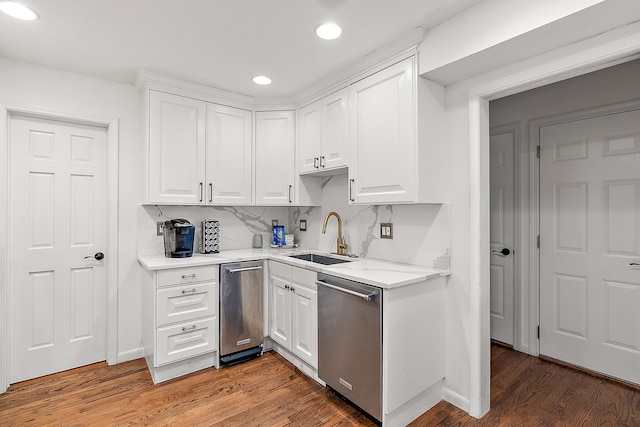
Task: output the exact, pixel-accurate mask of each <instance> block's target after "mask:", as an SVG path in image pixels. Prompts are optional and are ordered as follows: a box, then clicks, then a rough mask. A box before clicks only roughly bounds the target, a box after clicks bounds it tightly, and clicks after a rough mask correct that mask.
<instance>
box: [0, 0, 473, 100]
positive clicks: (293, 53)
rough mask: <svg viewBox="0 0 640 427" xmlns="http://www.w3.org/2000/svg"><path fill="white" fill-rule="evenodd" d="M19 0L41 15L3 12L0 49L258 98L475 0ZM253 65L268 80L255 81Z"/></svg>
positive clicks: (281, 93)
mask: <svg viewBox="0 0 640 427" xmlns="http://www.w3.org/2000/svg"><path fill="white" fill-rule="evenodd" d="M19 1H21V2H22V3H23V4H25V5H27V6H29V7H31V8H32V9H34V10H35V11H36V12H37V13H38V14H39V15H40V19H39V20H37V21H31V22H28V21H19V20H15V19H13V18H10V17H8V16H6V15H4V14H2V13H0V56H4V57H7V58H13V59H17V60H21V61H26V62H30V63H35V64H40V65H44V66H48V67H54V68H59V69H63V70H69V71H74V72H78V73H82V74H87V75H91V76H96V77H100V78H104V79H109V80H115V81H119V82H124V83H134V82H135V78H136V74H137V71H138V70H140V69H144V70H147V71H151V72H154V73H159V74H163V75H166V76H169V77H174V78H179V79H182V80H186V81H191V82H194V83H199V84H204V85H208V86H213V87H216V88H220V89H224V90H229V91H233V92H237V93H241V94H244V95H250V96H254V97H290V96H295V95H296V94H299V93H300V92H302V91H304V90H305V88H308V87H309V86H311V85H313V84H314V83H317V82H319V81H321V80H324V79H326V78H328V77H329V76H330V75H331V74H335V73H337V72H339V71H340V70H341V69H343V68H345V67H350V66H353V65H355V64H357V61H358V60H359V59H361V58H364V57H365V56H366V55H367V54H369V53H371V52H373V51H374V50H376V49H379V48H380V47H383V46H384V45H385V44H386V43H389V42H391V41H393V40H394V39H397V38H400V37H403V36H404V35H405V34H407V33H410V32H411V31H412V30H413V29H414V28H416V27H418V26H421V27H422V28H424V29H428V28H431V27H433V26H435V25H437V24H438V23H441V22H443V21H446V20H447V19H449V18H451V17H452V16H454V15H456V14H458V13H460V12H462V11H463V10H465V9H468V8H469V7H471V6H473V5H475V4H477V3H479V2H480V1H481V0H55V1H51V0H19ZM187 6H188V7H189V9H187V8H186V7H187ZM325 21H334V22H336V23H338V24H339V25H340V26H341V27H342V37H340V38H339V39H337V40H332V41H326V40H321V39H319V38H317V37H316V36H315V28H316V27H317V26H318V25H319V24H321V23H323V22H325ZM258 74H264V75H267V76H269V77H271V78H272V80H273V83H272V84H271V85H270V86H257V85H255V84H254V83H253V82H252V81H251V78H252V77H253V76H255V75H258Z"/></svg>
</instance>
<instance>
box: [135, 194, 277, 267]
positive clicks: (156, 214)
mask: <svg viewBox="0 0 640 427" xmlns="http://www.w3.org/2000/svg"><path fill="white" fill-rule="evenodd" d="M174 218H185V219H187V220H189V221H190V222H191V223H192V224H193V225H194V226H195V227H196V237H195V240H196V245H195V246H194V249H195V250H197V249H198V245H197V242H199V241H200V239H201V234H200V223H201V222H202V221H203V220H205V219H214V220H216V221H220V250H221V251H224V250H231V249H246V248H250V247H251V245H252V241H253V235H254V234H261V235H262V240H263V247H268V246H269V244H270V242H271V220H272V219H277V220H278V223H279V224H281V225H282V224H284V225H285V227H287V225H288V223H289V208H288V207H258V206H246V207H240V206H155V205H145V206H139V207H138V254H140V255H152V254H162V253H164V240H163V238H162V236H156V222H158V221H167V220H170V219H174ZM287 228H288V227H287Z"/></svg>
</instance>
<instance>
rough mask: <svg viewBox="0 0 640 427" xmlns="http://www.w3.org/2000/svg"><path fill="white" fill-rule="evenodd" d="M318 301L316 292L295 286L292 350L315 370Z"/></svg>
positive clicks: (292, 316)
mask: <svg viewBox="0 0 640 427" xmlns="http://www.w3.org/2000/svg"><path fill="white" fill-rule="evenodd" d="M317 300H318V297H317V293H316V291H315V290H313V289H307V288H304V287H302V286H297V285H295V286H294V289H293V301H292V304H293V307H292V311H293V313H292V315H291V322H292V327H291V332H292V338H293V339H292V345H291V347H292V349H291V350H292V351H293V352H294V353H295V354H297V355H298V356H299V357H300V358H301V359H302V360H304V361H305V362H307V363H308V364H310V365H311V366H313V367H314V368H317V367H318V309H317Z"/></svg>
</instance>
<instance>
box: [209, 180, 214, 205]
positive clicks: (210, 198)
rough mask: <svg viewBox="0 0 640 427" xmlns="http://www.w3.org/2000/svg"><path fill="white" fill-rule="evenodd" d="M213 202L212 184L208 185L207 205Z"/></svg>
mask: <svg viewBox="0 0 640 427" xmlns="http://www.w3.org/2000/svg"><path fill="white" fill-rule="evenodd" d="M211 202H213V182H210V183H209V203H211Z"/></svg>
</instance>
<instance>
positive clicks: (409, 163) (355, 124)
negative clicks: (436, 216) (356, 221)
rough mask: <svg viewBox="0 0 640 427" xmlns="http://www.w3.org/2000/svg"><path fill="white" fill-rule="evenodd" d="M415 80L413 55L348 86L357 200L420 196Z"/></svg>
mask: <svg viewBox="0 0 640 427" xmlns="http://www.w3.org/2000/svg"><path fill="white" fill-rule="evenodd" d="M414 79H415V70H414V62H413V58H409V59H406V60H404V61H402V62H399V63H397V64H395V65H392V66H390V67H389V68H385V69H384V70H382V71H380V72H378V73H376V74H373V75H371V76H369V77H367V78H365V79H363V80H360V81H359V82H357V83H354V84H353V85H351V86H350V87H349V109H350V115H349V140H350V142H351V149H352V150H353V152H352V153H350V163H349V178H350V181H349V185H350V189H349V190H350V194H349V198H350V201H351V202H352V203H367V204H377V203H403V202H412V201H415V199H416V196H417V195H416V166H415V163H416V156H417V147H416V145H415V141H416V126H415V105H414V104H415V101H414V100H415V96H414V94H415V89H414V86H415V81H414Z"/></svg>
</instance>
